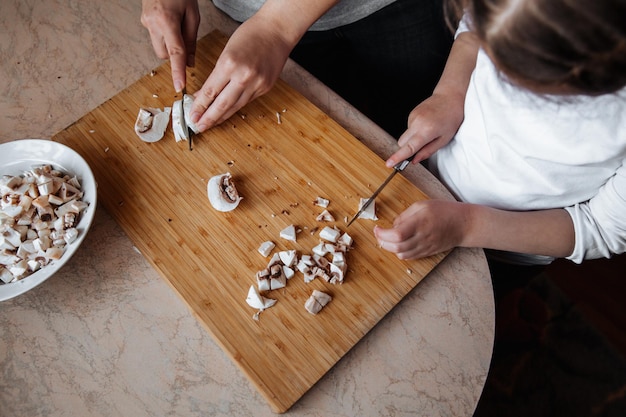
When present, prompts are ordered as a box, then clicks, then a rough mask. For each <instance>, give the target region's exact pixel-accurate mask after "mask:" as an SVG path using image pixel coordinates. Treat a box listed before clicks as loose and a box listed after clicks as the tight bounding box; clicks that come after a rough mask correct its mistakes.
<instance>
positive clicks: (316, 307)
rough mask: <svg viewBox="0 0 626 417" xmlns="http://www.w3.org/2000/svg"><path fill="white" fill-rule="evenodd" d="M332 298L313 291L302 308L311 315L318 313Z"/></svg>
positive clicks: (323, 293)
mask: <svg viewBox="0 0 626 417" xmlns="http://www.w3.org/2000/svg"><path fill="white" fill-rule="evenodd" d="M332 299H333V298H332V297H331V296H330V295H328V294H326V293H325V292H322V291H318V290H313V293H312V294H311V296H310V297H309V298H308V299H307V300H306V302H305V303H304V308H305V309H306V311H308V312H309V313H311V314H317V313H319V312H320V311H321V310H322V308H324V306H326V305H327V304H328V303H329V302H330V301H331V300H332Z"/></svg>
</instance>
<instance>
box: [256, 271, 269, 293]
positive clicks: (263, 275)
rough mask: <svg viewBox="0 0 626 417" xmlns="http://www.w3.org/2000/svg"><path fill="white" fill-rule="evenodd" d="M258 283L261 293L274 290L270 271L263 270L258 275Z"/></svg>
mask: <svg viewBox="0 0 626 417" xmlns="http://www.w3.org/2000/svg"><path fill="white" fill-rule="evenodd" d="M256 283H257V287H258V288H259V291H269V290H271V289H272V285H271V281H270V271H269V269H262V270H260V271H258V272H257V273H256Z"/></svg>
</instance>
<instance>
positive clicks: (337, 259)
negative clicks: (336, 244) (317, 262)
mask: <svg viewBox="0 0 626 417" xmlns="http://www.w3.org/2000/svg"><path fill="white" fill-rule="evenodd" d="M332 263H333V264H335V265H337V266H343V265H345V264H346V256H345V255H344V253H343V252H334V253H333V261H332Z"/></svg>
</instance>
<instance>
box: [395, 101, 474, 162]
mask: <svg viewBox="0 0 626 417" xmlns="http://www.w3.org/2000/svg"><path fill="white" fill-rule="evenodd" d="M462 121H463V100H462V98H461V100H458V98H455V97H451V96H448V95H445V94H433V95H432V96H430V97H429V98H427V99H426V100H424V101H423V102H422V103H420V104H419V105H418V106H417V107H415V109H413V111H412V112H411V114H410V115H409V121H408V126H409V127H408V129H407V130H406V132H404V133H403V134H402V136H400V139H398V145H399V146H400V149H399V150H398V151H397V152H395V153H394V154H393V155H391V157H390V158H389V159H388V160H387V162H386V165H387V167H389V168H391V167H393V166H394V165H396V164H397V163H398V162H401V161H403V160H405V159H407V158H408V157H410V156H411V155H413V154H414V153H416V152H417V155H416V157H415V159H414V160H413V163H418V162H420V161H423V160H425V159H427V158H429V157H430V156H431V155H432V154H433V153H435V151H437V150H438V149H439V148H442V147H444V146H445V145H446V144H447V143H448V142H450V140H451V139H452V137H453V136H454V135H455V133H456V131H457V130H458V129H459V126H460V125H461V122H462Z"/></svg>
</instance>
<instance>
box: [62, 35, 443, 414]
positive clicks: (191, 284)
mask: <svg viewBox="0 0 626 417" xmlns="http://www.w3.org/2000/svg"><path fill="white" fill-rule="evenodd" d="M226 40H227V38H226V37H224V36H223V35H222V34H220V33H218V32H213V33H211V34H209V35H207V36H206V37H204V38H203V39H201V40H200V41H199V44H198V50H197V55H196V68H195V69H193V71H192V72H190V73H189V74H188V91H190V92H194V91H197V90H199V89H200V87H201V85H202V82H203V81H204V80H205V79H206V78H207V76H208V74H209V73H210V70H211V69H212V68H213V66H214V64H215V61H216V59H217V57H218V55H219V53H220V52H221V50H222V48H223V47H224V45H225V42H226ZM179 98H180V96H175V95H174V94H173V93H172V88H171V77H170V67H169V64H168V63H166V64H164V65H162V66H161V67H159V68H157V69H156V71H155V73H153V74H149V75H146V76H145V77H143V78H141V79H140V80H139V81H137V82H136V83H135V84H133V85H131V86H130V87H128V88H126V89H125V90H123V91H122V92H120V93H119V94H118V95H117V96H115V97H113V98H112V99H110V100H108V101H107V102H105V103H104V104H102V105H101V106H100V107H98V108H96V109H95V110H93V111H92V112H90V113H88V114H87V115H85V116H84V117H82V118H81V119H80V120H79V121H77V122H76V123H75V124H73V125H71V126H70V127H68V128H67V129H65V130H63V131H62V132H60V133H58V134H57V135H55V136H54V137H53V140H55V141H57V142H61V143H64V144H66V145H68V146H70V147H71V148H73V149H75V150H76V151H77V152H79V153H80V154H81V155H82V156H83V157H84V158H85V159H86V160H87V162H88V163H89V165H90V166H91V168H92V170H93V172H94V174H95V177H96V180H97V182H98V194H99V201H100V203H101V204H102V205H103V206H104V207H105V208H106V210H107V211H108V212H109V213H110V214H111V215H112V216H113V217H114V218H115V219H116V221H117V222H118V223H119V224H120V225H121V227H122V228H123V229H124V230H125V232H126V233H127V234H128V236H129V237H130V239H131V240H132V241H133V243H134V244H135V246H136V247H137V248H138V249H139V250H140V251H141V253H142V254H143V255H144V256H145V257H146V258H147V259H148V261H149V262H150V263H151V264H152V265H153V266H154V268H156V269H157V270H158V271H159V272H160V274H161V275H162V276H163V277H164V279H166V280H167V282H168V283H169V284H171V286H172V287H173V288H174V289H175V291H176V292H177V293H178V294H179V295H180V296H181V297H182V299H183V300H184V301H185V302H186V303H187V305H188V306H189V308H190V309H191V311H192V312H193V314H194V315H195V316H196V317H197V319H198V320H199V321H200V322H201V323H202V324H203V325H204V326H205V327H206V329H207V330H208V331H209V332H210V333H211V335H212V336H213V337H214V339H215V340H216V341H217V342H218V343H219V344H220V346H221V347H222V348H223V349H224V350H225V351H226V352H227V354H228V355H229V356H230V357H231V359H232V360H233V361H234V362H235V363H236V364H237V365H238V366H239V367H240V369H241V370H242V371H243V372H244V373H245V374H246V376H247V377H248V378H249V380H250V381H251V382H252V383H253V384H254V385H255V386H256V388H257V389H258V390H259V392H260V393H261V394H262V395H263V396H264V397H265V398H266V400H267V401H268V403H269V404H270V406H271V407H272V409H273V410H274V411H275V412H279V413H282V412H284V411H286V410H288V409H289V408H290V407H291V406H292V405H293V404H294V403H295V402H296V401H297V400H298V399H299V398H300V397H301V396H302V395H303V394H304V393H305V392H306V391H307V390H308V389H309V388H311V387H312V386H313V385H314V384H315V383H316V382H317V381H318V380H319V379H320V378H321V377H322V376H323V375H324V374H325V373H326V372H327V371H328V370H329V369H330V368H331V367H332V366H333V365H334V364H335V363H336V362H337V361H338V360H339V359H340V358H341V357H342V356H343V355H344V354H345V353H346V352H348V351H349V350H350V349H351V348H352V347H353V346H354V345H355V344H356V343H357V342H358V341H359V340H360V339H361V338H362V337H363V336H364V335H365V334H366V333H367V332H368V331H369V330H370V329H372V327H374V325H375V324H376V323H377V322H378V321H380V320H381V319H382V318H383V317H384V316H385V314H387V313H388V312H389V311H390V310H391V309H392V308H393V307H394V306H395V305H396V304H397V303H398V302H399V301H400V300H401V299H402V298H403V297H404V296H405V295H406V294H407V293H408V292H409V291H410V290H411V289H413V288H414V287H415V286H416V285H417V284H418V283H419V282H420V281H421V280H422V279H423V278H424V276H425V275H426V274H428V272H429V271H431V270H432V269H433V268H434V267H435V266H436V265H437V264H438V263H439V262H440V261H441V260H442V259H443V257H444V255H437V256H433V257H430V258H427V259H422V260H415V261H400V260H398V259H397V258H396V256H395V255H393V254H390V253H388V252H386V251H384V250H382V249H380V248H378V247H377V245H376V241H375V239H374V236H373V233H372V228H373V226H374V224H379V225H381V226H385V227H388V226H389V225H391V223H392V221H393V218H394V217H395V216H396V215H397V214H399V213H400V212H401V211H403V210H404V209H405V208H406V207H408V206H409V205H410V204H411V203H412V202H413V201H416V200H421V199H426V198H427V197H426V196H425V195H424V194H423V193H422V192H421V191H420V190H418V189H417V188H416V187H415V186H414V185H412V184H411V183H410V182H409V181H408V180H406V179H405V178H404V177H403V176H402V175H397V176H396V177H395V178H394V180H393V181H392V182H391V183H390V184H389V185H388V186H387V188H386V189H385V191H384V192H383V193H382V194H381V195H380V196H379V197H378V199H377V201H376V208H377V215H378V217H379V220H378V221H377V222H376V223H374V222H373V221H371V220H357V221H356V222H355V223H353V224H352V225H351V226H350V228H349V229H347V228H346V227H345V226H346V222H345V219H346V218H349V217H350V216H352V215H353V214H354V213H355V212H356V209H357V207H358V201H359V197H368V196H369V195H370V194H371V193H372V192H373V190H374V189H375V188H376V187H377V186H378V185H379V184H380V183H382V181H383V180H384V179H385V178H386V177H387V175H388V174H389V172H390V171H389V170H388V169H387V168H385V167H384V163H383V161H382V160H381V159H380V158H379V157H378V156H377V155H375V154H374V153H373V152H372V151H370V150H369V149H368V148H367V147H366V146H365V145H363V144H362V143H360V142H359V141H358V140H357V139H356V138H354V137H353V136H351V135H350V134H349V133H348V132H347V131H345V130H344V129H343V128H342V127H340V126H339V125H338V124H337V123H336V122H334V121H333V120H331V119H330V118H329V117H328V116H327V115H325V114H324V113H323V112H322V111H320V110H319V109H318V108H316V107H315V106H314V105H313V104H311V103H310V102H308V101H307V100H306V99H305V98H304V97H302V96H301V95H300V94H299V93H297V92H295V91H294V90H293V89H292V88H290V87H289V86H288V85H286V83H284V82H282V81H279V82H278V83H277V84H276V86H275V87H274V88H273V89H272V91H271V92H270V93H268V94H267V95H265V96H263V97H261V98H259V99H257V100H255V101H254V102H252V103H250V104H248V105H247V106H246V107H244V108H243V109H242V110H240V111H239V112H238V113H237V114H236V115H234V116H233V117H231V119H229V120H228V121H227V122H225V123H223V124H222V125H220V126H218V127H216V128H214V129H212V130H210V131H208V132H205V133H202V134H200V135H198V136H196V137H195V141H194V144H195V146H194V150H193V151H189V150H188V148H187V143H184V142H176V141H175V140H174V135H173V133H172V130H171V123H170V126H169V127H168V130H167V133H166V135H165V137H164V138H163V139H162V140H161V141H159V142H156V143H144V142H142V141H141V140H140V139H139V138H138V137H137V136H136V135H135V133H134V129H133V127H134V122H135V119H136V116H137V113H138V111H139V108H140V107H158V108H163V107H166V106H171V105H172V103H173V101H174V100H177V99H179ZM277 112H279V113H280V115H281V116H280V120H281V123H278V118H277V116H276V113H277ZM225 172H230V173H231V174H232V176H233V179H234V181H235V183H236V186H237V190H238V191H239V193H240V195H242V196H243V197H244V199H243V200H242V201H241V203H240V205H239V206H238V207H237V208H236V209H235V210H234V211H232V212H228V213H221V212H217V211H215V210H214V209H213V208H212V207H211V205H210V203H209V201H208V198H207V193H206V186H207V182H208V180H209V178H210V177H212V176H214V175H217V174H221V173H225ZM318 196H319V197H324V198H327V199H329V200H330V205H329V207H328V210H329V211H330V212H331V213H332V214H333V215H334V216H335V218H336V219H337V221H336V222H334V223H328V224H327V223H319V222H317V221H316V217H317V215H318V214H319V213H320V212H321V211H322V208H321V207H318V206H315V205H314V204H313V201H314V200H315V198H316V197H318ZM291 224H293V225H295V226H296V227H297V228H299V229H300V230H301V232H300V233H299V234H298V235H297V241H296V242H290V241H286V240H284V239H281V238H280V237H279V233H280V231H281V230H282V229H283V228H285V227H287V226H289V225H291ZM325 225H330V226H337V227H338V228H339V229H341V230H342V231H344V232H345V231H347V232H348V233H349V234H350V235H351V236H352V237H353V239H354V246H353V248H352V250H350V251H349V252H348V254H347V264H348V272H347V274H346V277H345V281H344V283H343V284H341V285H333V284H329V283H327V282H325V281H323V280H321V279H320V278H317V279H316V280H314V281H313V282H311V283H305V282H304V280H303V276H302V274H300V273H297V274H296V276H295V277H293V278H292V279H291V280H290V281H288V284H287V286H286V288H283V289H280V290H275V291H271V292H270V293H268V294H266V296H267V297H270V298H274V299H276V300H278V301H277V303H276V305H275V306H274V307H272V308H270V309H268V310H266V311H264V312H263V313H262V314H260V317H259V320H258V321H257V320H253V319H252V315H253V314H254V313H255V310H254V309H252V308H251V307H249V306H248V305H247V304H246V302H245V299H246V295H247V292H248V289H249V287H250V286H251V285H255V284H256V279H255V273H256V272H257V271H258V270H260V269H263V268H265V266H266V265H267V263H268V261H269V258H264V257H263V256H262V255H261V254H260V253H259V252H258V251H257V249H258V247H259V245H260V244H261V243H262V242H264V241H267V240H271V241H273V242H275V243H276V249H275V250H274V252H276V251H278V250H285V249H296V250H297V251H298V254H299V255H301V254H310V253H312V252H311V249H312V248H313V246H315V245H316V244H317V243H318V242H319V236H318V234H317V233H311V231H312V230H314V228H316V227H318V228H319V229H320V230H321V228H322V227H323V226H325ZM313 289H318V290H321V291H324V292H327V293H329V294H330V295H332V297H333V300H332V301H331V302H330V303H329V304H328V305H327V306H326V307H325V308H324V309H323V310H322V311H321V312H320V313H319V314H318V315H311V314H310V313H308V312H307V311H306V310H305V309H304V302H305V301H306V299H307V298H308V297H309V295H310V294H311V292H312V291H313Z"/></svg>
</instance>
